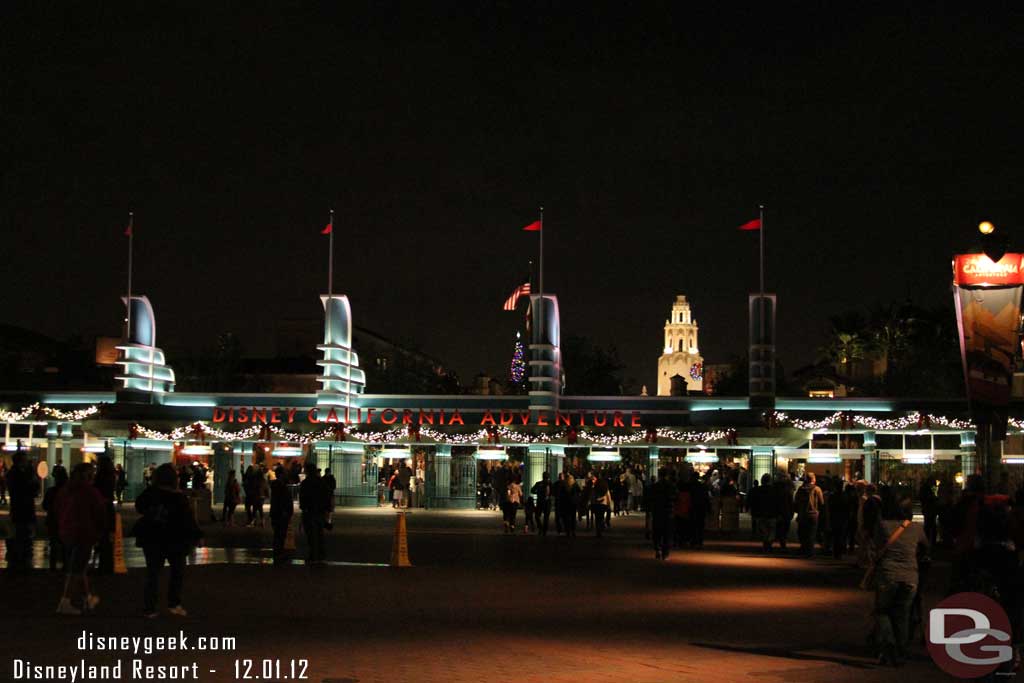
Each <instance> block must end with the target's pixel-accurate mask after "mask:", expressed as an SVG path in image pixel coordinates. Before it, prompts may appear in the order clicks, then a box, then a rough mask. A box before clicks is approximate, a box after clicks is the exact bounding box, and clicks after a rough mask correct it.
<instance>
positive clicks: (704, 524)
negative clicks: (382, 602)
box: [4, 451, 1024, 665]
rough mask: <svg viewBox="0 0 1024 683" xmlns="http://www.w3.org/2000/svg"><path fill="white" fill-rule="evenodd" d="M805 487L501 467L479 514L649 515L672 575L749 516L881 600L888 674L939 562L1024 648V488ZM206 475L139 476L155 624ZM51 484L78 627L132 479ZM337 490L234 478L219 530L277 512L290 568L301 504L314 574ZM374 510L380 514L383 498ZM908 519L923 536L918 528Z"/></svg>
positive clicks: (15, 566)
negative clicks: (165, 579) (850, 570)
mask: <svg viewBox="0 0 1024 683" xmlns="http://www.w3.org/2000/svg"><path fill="white" fill-rule="evenodd" d="M799 474H800V476H799V478H798V477H797V476H794V475H795V473H787V472H784V471H778V472H776V473H774V474H764V475H763V476H762V477H761V479H760V481H753V482H750V486H749V488H747V486H746V484H747V480H746V477H747V472H746V470H745V469H744V468H743V467H738V466H737V467H730V466H722V467H721V468H720V469H719V468H714V469H708V470H706V471H704V472H700V471H698V470H696V469H694V467H693V466H692V465H691V464H689V463H687V462H683V463H679V464H677V465H675V466H672V467H662V468H661V469H659V471H658V472H657V475H656V476H654V477H650V476H648V475H647V473H646V472H645V471H644V470H643V468H642V467H639V466H632V465H629V464H626V465H614V466H608V467H603V468H601V469H596V468H595V469H587V470H585V471H580V470H577V471H573V470H567V471H563V472H559V473H557V475H556V476H554V477H552V476H551V473H549V472H544V473H543V474H542V476H541V478H540V480H539V481H536V482H535V483H533V485H532V486H530V487H529V488H528V489H527V488H524V486H523V482H522V479H523V476H522V475H523V471H522V466H521V465H518V464H516V463H510V462H504V463H500V464H497V465H496V466H493V467H490V468H488V470H487V471H486V472H484V473H482V474H481V482H480V484H481V491H482V492H485V493H482V494H481V501H480V504H481V506H482V507H485V508H492V506H493V508H494V509H498V510H500V511H501V513H502V526H503V529H504V532H505V533H507V534H513V533H536V534H539V535H547V534H548V532H549V531H550V519H551V516H552V515H554V519H555V523H554V527H555V532H556V533H557V534H560V535H565V536H569V537H573V536H575V535H576V533H577V530H578V529H580V528H583V529H587V530H593V533H594V535H595V536H597V537H601V536H602V535H603V534H604V533H605V532H606V531H607V530H608V529H609V528H610V526H611V524H612V522H613V519H614V518H615V517H616V516H620V515H629V514H632V513H637V512H642V513H643V514H644V515H645V525H644V528H645V530H646V533H647V535H648V537H649V538H650V539H651V542H652V545H653V550H654V554H655V558H656V559H659V560H667V559H668V558H669V556H670V554H671V553H672V551H673V550H678V549H683V548H691V549H699V548H701V547H702V546H703V544H704V538H705V532H706V531H707V530H709V529H713V530H716V531H717V532H719V535H720V536H721V537H724V538H734V539H735V538H736V534H737V532H738V530H739V528H740V525H739V516H740V512H741V511H742V510H749V513H750V522H751V526H750V529H751V533H752V535H753V537H754V538H755V539H756V540H757V541H758V542H759V545H760V550H761V552H763V553H774V552H776V551H786V550H788V543H789V542H790V540H791V539H792V538H793V537H794V536H795V537H796V539H797V541H798V543H799V554H800V555H802V556H803V557H806V558H813V557H815V556H816V554H817V553H818V552H819V551H821V550H824V551H825V553H826V554H828V555H829V556H831V557H832V558H834V559H835V560H844V559H847V560H848V561H849V562H850V563H851V564H855V565H856V566H858V567H860V568H861V569H862V570H863V572H864V580H863V582H862V584H863V585H864V586H865V587H869V588H871V589H873V591H874V605H875V607H874V624H873V628H872V632H871V634H870V638H871V641H872V643H874V645H875V647H876V648H877V650H878V653H877V654H878V658H879V661H880V662H881V663H887V664H894V665H898V664H900V663H901V662H902V661H903V659H904V658H905V657H906V656H907V649H908V645H909V643H910V642H911V638H912V636H913V634H914V633H915V632H916V629H919V628H920V627H921V621H922V609H921V606H920V603H921V597H920V596H921V590H922V588H923V586H924V585H925V584H926V582H927V580H928V575H929V568H930V564H931V562H930V556H931V552H932V550H933V549H935V548H940V549H942V552H943V553H944V554H948V556H949V557H950V559H951V579H950V582H949V585H948V586H943V587H940V588H942V589H945V590H946V592H947V594H952V593H958V592H965V591H974V592H979V593H983V594H985V595H988V596H990V597H992V598H993V599H995V600H996V601H998V602H999V603H1000V604H1001V605H1002V606H1003V607H1004V608H1005V610H1006V612H1007V614H1008V615H1009V616H1010V622H1011V627H1012V630H1013V643H1014V645H1015V646H1019V645H1020V644H1021V643H1022V642H1024V582H1022V579H1024V572H1022V571H1021V566H1020V563H1019V561H1018V554H1017V551H1018V549H1019V548H1024V487H1022V488H1021V489H1019V490H1018V491H1016V492H1015V493H1014V494H1012V495H1011V493H1010V491H1009V487H1008V485H1007V482H1006V480H1005V479H1006V478H1005V477H1003V478H1001V479H1000V480H999V481H997V483H996V484H995V486H994V487H993V488H992V490H991V491H986V488H985V484H984V481H983V479H982V478H981V477H980V476H977V475H973V476H970V477H968V478H967V481H966V482H965V485H964V488H963V491H962V493H961V492H959V491H957V489H956V488H955V487H954V486H953V485H952V484H951V482H950V481H948V480H947V479H945V478H943V477H942V476H939V477H938V478H933V477H931V476H926V477H924V478H923V479H921V480H919V481H920V484H919V486H918V487H917V488H916V490H912V489H911V487H908V486H899V485H889V484H885V483H882V484H874V483H869V482H866V481H862V480H854V481H848V480H846V479H845V478H844V477H841V476H834V475H831V474H830V473H827V472H826V473H825V474H824V475H822V476H820V477H819V476H816V475H815V474H814V473H812V472H800V473H799ZM207 476H208V473H207V471H206V470H205V468H204V467H202V466H201V465H195V466H193V465H185V466H179V467H177V468H176V467H175V466H173V465H170V464H164V465H160V466H158V467H156V466H154V467H152V468H147V470H146V484H147V485H146V488H145V490H144V491H143V492H142V493H141V494H140V495H139V496H138V497H137V499H136V501H135V508H136V510H137V512H138V514H139V517H138V521H137V522H136V524H135V525H134V527H133V529H132V530H131V531H130V532H129V535H131V536H134V537H135V539H136V544H137V545H138V546H139V547H140V548H142V550H143V553H144V555H145V559H146V581H145V589H144V595H143V612H144V614H145V615H146V616H148V617H155V616H157V614H158V612H157V602H158V595H157V587H158V583H159V577H160V573H161V571H162V567H163V566H164V565H165V564H166V565H169V566H170V575H171V576H170V582H169V587H168V594H167V608H168V612H169V613H170V614H175V615H184V614H186V611H185V608H184V607H183V605H182V586H183V577H184V566H185V557H186V556H187V554H188V553H189V552H191V551H192V550H193V549H194V548H195V546H196V545H197V544H198V543H200V541H201V537H202V532H201V530H200V528H199V525H198V524H197V520H196V512H195V510H196V507H197V506H196V498H195V497H196V495H197V492H204V491H205V492H207V493H208V491H209V490H208V488H207V483H206V480H207ZM52 478H53V484H52V486H50V487H49V488H47V489H46V491H45V495H44V496H43V498H42V505H41V508H42V511H43V512H44V513H45V515H46V517H45V526H46V530H47V536H48V543H49V566H50V569H51V570H53V571H58V570H62V571H63V572H64V573H65V574H66V579H65V583H64V589H63V591H62V594H61V596H60V599H59V602H58V606H57V612H58V613H60V614H68V615H75V614H81V613H82V612H83V611H88V610H93V609H95V608H96V607H97V605H98V604H99V597H98V596H97V595H96V594H95V592H94V591H93V590H92V586H91V585H90V582H89V569H90V567H91V566H93V565H95V571H96V572H97V573H101V574H106V573H112V572H113V567H114V564H113V542H112V536H111V532H112V530H113V526H114V519H115V517H114V515H115V510H116V506H117V503H118V501H119V499H120V498H121V496H122V495H123V490H124V485H123V471H121V470H119V468H118V467H116V466H115V465H114V464H113V463H112V461H111V459H110V458H109V457H107V456H100V457H99V458H98V459H97V460H96V462H95V463H81V464H79V465H76V466H75V467H74V468H73V469H72V471H71V472H70V473H69V472H68V471H67V470H66V469H65V468H64V467H63V466H62V465H59V464H58V465H57V466H56V467H55V468H54V469H53V471H52ZM415 478H416V475H415V472H413V471H412V470H411V468H409V466H408V465H407V464H406V465H405V466H404V468H403V467H402V466H401V465H400V466H399V467H396V468H393V469H390V470H386V471H383V472H382V480H383V479H386V481H385V483H384V488H385V489H386V490H389V491H393V492H395V494H393V495H392V496H390V497H391V502H392V504H393V505H394V506H396V507H402V506H403V505H408V504H409V501H408V498H407V497H406V496H405V495H402V494H400V493H398V492H405V491H407V490H409V489H408V488H407V487H409V486H411V482H412V481H414V480H415ZM336 486H337V483H336V481H335V479H334V476H333V475H332V474H331V472H330V470H329V469H327V470H326V471H324V472H323V473H322V474H321V471H320V469H319V468H317V467H316V466H315V463H313V462H307V463H305V465H304V466H300V465H299V464H298V463H290V464H289V466H285V465H284V464H277V465H276V466H274V468H273V469H271V470H268V469H267V468H266V467H264V466H262V464H260V465H253V466H250V467H248V468H247V469H246V470H245V472H244V473H243V475H242V477H241V480H239V479H238V477H237V476H236V473H235V472H234V471H231V472H229V473H228V474H227V478H226V483H225V489H224V508H223V512H222V515H221V518H220V521H221V522H222V523H223V524H225V525H228V526H230V525H232V524H233V520H234V517H235V514H236V509H237V507H238V505H240V504H242V503H243V502H244V504H245V510H246V520H247V522H246V523H247V525H248V526H253V527H262V526H263V511H264V506H265V503H266V501H267V499H269V504H270V505H269V518H270V524H271V527H272V531H273V559H274V563H275V564H282V563H286V562H288V561H289V559H290V556H291V554H292V553H293V552H294V549H295V543H294V532H295V528H296V527H293V526H292V521H293V515H294V511H295V508H296V503H297V504H298V505H297V508H298V510H299V511H300V512H301V521H300V523H299V525H298V527H297V528H300V529H301V530H302V532H304V534H305V537H306V545H307V552H308V556H307V563H308V564H310V565H312V566H317V565H321V564H323V563H324V560H325V542H324V541H325V531H327V530H330V528H331V526H332V523H333V522H332V515H333V510H334V504H335V500H334V495H335V490H336ZM4 487H5V493H6V494H8V497H9V504H10V522H11V528H12V532H13V533H12V534H11V535H10V536H9V538H8V539H7V546H8V551H7V562H8V568H9V571H10V572H11V573H14V574H17V573H20V572H25V571H27V570H28V569H29V568H30V564H31V554H32V546H31V543H32V536H33V530H34V528H35V524H36V506H35V500H36V498H37V497H38V496H39V493H40V488H41V487H40V479H39V477H38V476H37V473H36V471H35V470H34V468H33V467H32V466H31V464H30V463H29V462H28V461H27V459H26V457H25V454H24V453H22V452H20V451H19V452H15V453H14V454H13V459H12V463H11V465H10V467H8V468H6V469H5V471H4ZM243 494H244V499H243ZM396 494H397V495H396ZM915 501H916V502H917V503H918V505H919V507H917V508H915ZM378 504H381V505H382V504H385V503H384V500H383V496H381V500H379V501H378ZM520 510H522V511H523V513H524V514H523V519H522V520H520V516H519V511H520ZM915 511H918V512H919V513H920V515H921V517H922V518H923V519H922V522H920V523H918V522H915V521H914V518H915ZM794 526H795V529H794ZM794 531H795V533H794ZM741 540H742V539H741ZM933 588H934V587H933ZM1016 649H1017V648H1016V647H1015V651H1016Z"/></svg>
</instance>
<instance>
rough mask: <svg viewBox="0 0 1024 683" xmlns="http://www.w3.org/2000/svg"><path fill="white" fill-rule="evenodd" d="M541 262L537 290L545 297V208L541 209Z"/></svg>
mask: <svg viewBox="0 0 1024 683" xmlns="http://www.w3.org/2000/svg"><path fill="white" fill-rule="evenodd" d="M538 232H539V233H540V262H539V265H538V268H539V271H540V272H539V275H538V280H537V289H539V290H540V295H541V296H544V207H543V206H542V207H540V230H538Z"/></svg>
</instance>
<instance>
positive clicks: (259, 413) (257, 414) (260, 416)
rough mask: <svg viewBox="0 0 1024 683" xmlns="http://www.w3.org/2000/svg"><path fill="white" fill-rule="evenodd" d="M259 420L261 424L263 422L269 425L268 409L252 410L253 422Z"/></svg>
mask: <svg viewBox="0 0 1024 683" xmlns="http://www.w3.org/2000/svg"><path fill="white" fill-rule="evenodd" d="M257 420H258V421H259V422H262V423H263V424H267V409H266V408H253V409H252V421H253V422H256V421H257Z"/></svg>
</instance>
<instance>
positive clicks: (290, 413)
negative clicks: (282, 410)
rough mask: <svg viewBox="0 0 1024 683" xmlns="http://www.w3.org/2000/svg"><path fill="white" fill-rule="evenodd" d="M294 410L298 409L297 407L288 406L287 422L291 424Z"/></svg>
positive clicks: (293, 419) (293, 418)
mask: <svg viewBox="0 0 1024 683" xmlns="http://www.w3.org/2000/svg"><path fill="white" fill-rule="evenodd" d="M296 410H298V408H289V409H288V424H291V423H292V422H295V411H296Z"/></svg>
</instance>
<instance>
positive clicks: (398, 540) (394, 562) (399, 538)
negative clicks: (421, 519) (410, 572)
mask: <svg viewBox="0 0 1024 683" xmlns="http://www.w3.org/2000/svg"><path fill="white" fill-rule="evenodd" d="M391 566H392V567H411V566H412V562H410V561H409V539H408V536H407V534H406V530H405V512H399V513H398V519H397V520H396V521H395V538H394V541H393V542H392V544H391Z"/></svg>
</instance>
